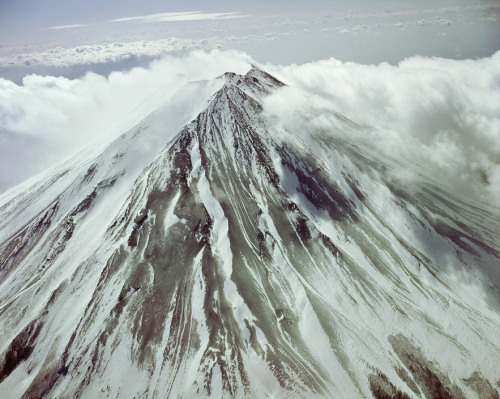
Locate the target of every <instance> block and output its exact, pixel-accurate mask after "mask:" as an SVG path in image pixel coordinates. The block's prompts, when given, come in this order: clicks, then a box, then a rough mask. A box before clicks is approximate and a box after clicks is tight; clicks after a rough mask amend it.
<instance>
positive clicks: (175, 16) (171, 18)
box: [110, 11, 246, 22]
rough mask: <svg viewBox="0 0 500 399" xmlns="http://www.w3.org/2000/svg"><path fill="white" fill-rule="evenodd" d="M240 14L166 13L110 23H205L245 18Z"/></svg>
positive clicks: (128, 18) (127, 18) (118, 19)
mask: <svg viewBox="0 0 500 399" xmlns="http://www.w3.org/2000/svg"><path fill="white" fill-rule="evenodd" d="M244 17H246V15H243V14H241V13H239V12H201V11H194V12H164V13H160V14H151V15H139V16H135V17H126V18H117V19H112V20H111V21H110V22H130V21H135V22H177V21H204V20H216V19H232V18H244Z"/></svg>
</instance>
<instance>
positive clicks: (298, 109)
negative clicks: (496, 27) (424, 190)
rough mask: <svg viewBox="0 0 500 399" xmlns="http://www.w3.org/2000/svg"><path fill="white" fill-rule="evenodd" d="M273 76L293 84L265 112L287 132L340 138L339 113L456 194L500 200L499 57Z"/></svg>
mask: <svg viewBox="0 0 500 399" xmlns="http://www.w3.org/2000/svg"><path fill="white" fill-rule="evenodd" d="M267 69H268V70H269V71H270V72H271V73H274V74H275V75H276V76H278V77H280V78H281V79H283V80H284V81H285V82H286V83H288V84H289V85H290V88H288V89H285V90H283V91H282V92H279V93H277V94H275V95H273V96H272V97H271V98H269V100H268V103H267V107H266V109H267V111H268V112H269V113H270V115H272V116H273V117H274V119H276V120H279V121H280V123H281V124H282V129H283V130H284V131H287V130H288V131H296V129H297V127H298V126H299V127H301V128H302V129H303V131H306V132H307V131H309V132H310V133H311V134H313V133H314V131H319V130H320V131H322V132H330V134H334V135H337V136H338V135H342V134H343V132H342V131H339V129H338V127H339V122H338V118H337V116H336V115H335V113H334V112H339V113H341V114H343V115H345V116H346V117H347V118H349V119H351V120H352V121H354V122H355V123H357V124H359V125H361V126H363V127H364V128H363V129H361V130H360V131H359V135H360V136H359V137H357V139H361V140H363V141H364V142H366V143H370V145H374V146H376V147H377V148H378V149H379V150H380V151H382V152H384V153H385V154H387V155H389V156H391V157H394V158H398V159H405V160H407V161H410V162H413V163H415V164H418V165H421V170H424V169H426V170H427V174H429V175H431V176H432V177H433V178H435V179H437V180H439V181H440V182H442V183H443V184H445V185H447V186H448V187H449V188H451V189H452V190H454V191H455V192H456V193H459V194H462V195H467V196H473V197H475V198H478V199H482V200H485V201H488V202H491V203H493V201H494V198H498V197H500V51H499V52H497V53H495V54H494V55H493V56H491V57H488V58H483V59H478V60H460V61H456V60H449V59H442V58H424V57H413V58H409V59H406V60H404V61H402V62H400V63H399V64H398V65H395V66H394V65H389V64H387V63H382V64H379V65H361V64H356V63H342V62H340V61H338V60H335V59H329V60H325V61H319V62H315V63H309V64H304V65H300V66H297V65H292V66H286V67H275V66H272V65H269V66H268V68H267ZM349 134H354V133H349ZM400 173H401V174H402V175H403V174H406V175H407V176H410V175H411V174H412V173H414V171H412V170H401V171H400Z"/></svg>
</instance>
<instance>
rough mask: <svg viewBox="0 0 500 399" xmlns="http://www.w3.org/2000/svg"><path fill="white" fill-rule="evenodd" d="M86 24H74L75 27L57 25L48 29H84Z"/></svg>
mask: <svg viewBox="0 0 500 399" xmlns="http://www.w3.org/2000/svg"><path fill="white" fill-rule="evenodd" d="M84 26H87V25H84V24H73V25H57V26H50V27H49V28H48V29H52V30H61V29H74V28H83V27H84Z"/></svg>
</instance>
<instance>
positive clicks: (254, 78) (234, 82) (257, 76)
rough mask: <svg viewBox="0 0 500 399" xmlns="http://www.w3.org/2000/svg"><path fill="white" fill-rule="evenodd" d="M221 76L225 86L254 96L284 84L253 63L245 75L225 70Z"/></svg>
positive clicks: (269, 91)
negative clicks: (233, 87)
mask: <svg viewBox="0 0 500 399" xmlns="http://www.w3.org/2000/svg"><path fill="white" fill-rule="evenodd" d="M222 78H223V79H225V87H231V86H235V87H237V88H239V89H240V90H242V91H243V92H245V93H246V94H248V95H250V96H252V97H254V98H261V97H262V96H265V95H268V94H270V93H272V92H273V91H274V90H276V89H278V88H280V87H282V86H284V85H285V84H284V83H283V82H280V81H279V80H278V79H276V78H275V77H273V76H272V75H270V74H268V73H267V72H265V71H263V70H261V69H259V68H258V67H256V66H255V65H252V68H251V69H250V70H249V71H248V72H247V73H246V74H245V75H238V74H236V73H234V72H226V73H225V74H224V75H222Z"/></svg>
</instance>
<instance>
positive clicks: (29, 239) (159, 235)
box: [0, 67, 500, 398]
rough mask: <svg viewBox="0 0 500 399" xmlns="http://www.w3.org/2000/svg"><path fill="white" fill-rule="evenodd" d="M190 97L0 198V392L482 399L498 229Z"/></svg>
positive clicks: (334, 147)
mask: <svg viewBox="0 0 500 399" xmlns="http://www.w3.org/2000/svg"><path fill="white" fill-rule="evenodd" d="M199 85H200V86H199V90H200V93H201V92H203V93H204V95H206V94H207V93H210V98H209V100H208V102H207V103H206V104H205V108H204V109H200V111H201V112H199V114H198V115H197V116H196V117H195V118H194V119H193V120H192V121H191V122H190V123H188V124H187V125H185V126H184V127H183V128H182V129H181V130H180V132H179V133H178V134H177V135H176V136H175V138H174V139H173V140H171V141H169V142H168V144H167V143H165V142H162V136H161V131H162V127H161V124H159V123H158V121H159V118H160V115H161V113H162V112H164V110H162V109H159V110H157V111H155V112H153V113H152V114H151V115H150V116H149V117H148V118H146V119H145V120H144V121H143V122H141V123H140V124H139V125H138V126H136V127H135V128H134V129H132V130H131V131H129V132H127V133H125V134H124V135H122V136H121V137H120V138H118V139H117V140H116V141H115V142H113V143H112V144H111V145H110V146H109V147H108V148H106V149H105V151H103V152H102V153H101V154H100V155H98V156H97V157H92V158H87V159H75V160H74V161H72V160H70V161H68V162H67V163H66V164H65V165H63V166H62V167H61V168H60V169H59V170H58V171H56V172H54V173H52V174H51V175H46V176H45V177H43V178H40V179H39V181H38V182H36V183H34V184H33V185H32V186H31V187H29V188H27V189H25V190H23V191H20V190H18V192H14V191H11V192H10V193H7V194H5V195H3V196H2V197H1V198H0V331H1V332H2V333H1V334H0V397H2V398H3V397H6V398H7V397H9V398H10V397H26V398H38V397H50V398H53V397H57V398H75V397H83V398H105V397H109V398H115V397H119V398H134V397H135V398H165V397H172V398H177V397H185V398H194V397H209V396H210V397H217V398H220V397H237V398H241V397H255V398H264V397H287V398H288V397H289V398H302V397H304V398H313V397H325V398H355V397H376V398H391V397H392V398H407V397H408V398H420V397H426V398H472V397H477V398H498V397H499V389H500V374H499V371H498V370H500V361H499V359H500V335H499V334H498V332H499V331H500V262H499V260H500V247H499V244H500V217H499V216H498V215H497V214H495V213H492V212H491V211H490V210H487V209H485V208H484V207H482V206H481V205H478V204H472V203H469V202H467V201H466V200H463V199H458V198H455V197H453V196H452V195H450V194H449V193H447V192H446V190H445V189H443V188H442V187H438V186H437V185H436V184H434V183H433V182H432V181H431V180H430V179H427V180H426V179H424V178H422V179H421V180H419V181H416V182H415V183H414V184H412V187H411V189H409V188H405V187H404V186H402V185H401V184H400V183H398V181H397V180H395V179H394V178H393V177H391V176H392V175H391V174H390V173H389V172H388V171H389V170H390V169H391V168H397V167H398V166H397V164H396V163H395V162H393V161H391V160H387V159H383V158H380V157H379V156H378V155H377V154H375V153H373V152H371V151H370V150H369V148H367V147H363V145H362V143H356V142H355V141H354V140H350V139H349V132H350V131H352V130H353V129H357V127H356V125H355V124H354V123H353V122H351V121H349V120H347V119H346V118H343V117H342V116H341V115H339V116H338V118H339V125H340V126H342V129H344V130H345V139H338V138H337V139H334V138H332V137H331V136H328V135H325V134H324V133H318V134H317V135H316V136H315V137H314V139H315V141H314V143H307V141H306V140H302V137H301V132H300V131H297V132H289V133H290V134H289V135H288V136H286V137H287V139H283V138H282V137H281V136H280V137H281V138H278V135H277V134H275V131H274V130H275V129H274V127H273V126H274V125H273V123H272V121H269V120H268V119H267V118H266V116H265V113H263V112H262V111H263V104H262V100H263V99H264V98H265V97H266V96H267V95H269V94H270V93H272V92H273V91H275V90H279V88H280V87H281V86H283V83H281V82H279V81H278V80H276V79H275V78H273V77H272V76H270V75H269V74H267V73H266V72H264V71H261V70H260V69H258V68H256V67H253V68H252V69H251V70H250V71H249V72H248V73H247V74H246V75H244V76H240V75H235V74H232V73H226V74H225V75H223V76H221V77H219V78H218V79H215V80H214V81H213V82H201V83H199ZM196 87H198V86H195V88H196ZM207 98H208V97H207ZM144 143H150V144H149V145H147V146H146V145H145V144H144Z"/></svg>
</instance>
